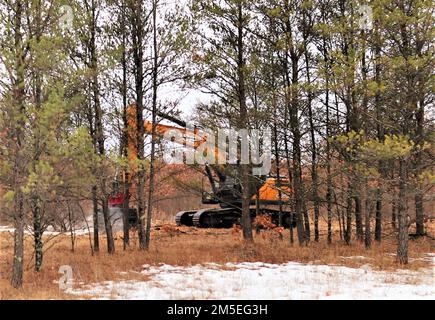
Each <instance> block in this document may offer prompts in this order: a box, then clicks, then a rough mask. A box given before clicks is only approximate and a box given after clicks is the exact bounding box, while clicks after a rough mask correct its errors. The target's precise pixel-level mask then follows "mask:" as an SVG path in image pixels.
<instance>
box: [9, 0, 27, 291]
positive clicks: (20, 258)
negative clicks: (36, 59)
mask: <svg viewBox="0 0 435 320" xmlns="http://www.w3.org/2000/svg"><path fill="white" fill-rule="evenodd" d="M22 15H23V3H22V2H21V1H20V0H17V1H16V3H15V19H14V21H13V24H14V28H13V30H14V50H15V68H14V72H15V79H14V83H13V90H14V92H13V96H14V100H15V101H16V103H17V105H18V108H19V112H18V117H17V121H16V122H17V123H16V126H15V128H14V131H13V135H14V136H15V139H16V143H15V146H14V147H15V148H14V149H15V153H14V154H15V163H14V171H13V172H14V173H13V181H12V183H13V190H14V212H13V217H14V226H15V231H14V255H13V261H12V277H11V285H12V286H13V287H14V288H21V287H22V284H23V263H24V211H23V210H24V208H23V206H24V200H23V194H22V191H21V186H20V180H21V177H22V174H23V173H22V170H23V168H22V166H23V164H22V163H21V162H22V159H21V156H20V154H21V149H22V147H23V143H24V132H23V129H24V117H25V101H24V99H25V82H24V80H25V69H24V58H25V56H24V48H23V37H22V34H21V19H22Z"/></svg>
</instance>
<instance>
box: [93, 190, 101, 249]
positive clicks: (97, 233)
mask: <svg viewBox="0 0 435 320" xmlns="http://www.w3.org/2000/svg"><path fill="white" fill-rule="evenodd" d="M92 204H93V213H92V218H93V225H94V227H93V229H94V252H99V251H100V230H99V225H98V224H99V221H98V220H99V219H98V194H97V186H92Z"/></svg>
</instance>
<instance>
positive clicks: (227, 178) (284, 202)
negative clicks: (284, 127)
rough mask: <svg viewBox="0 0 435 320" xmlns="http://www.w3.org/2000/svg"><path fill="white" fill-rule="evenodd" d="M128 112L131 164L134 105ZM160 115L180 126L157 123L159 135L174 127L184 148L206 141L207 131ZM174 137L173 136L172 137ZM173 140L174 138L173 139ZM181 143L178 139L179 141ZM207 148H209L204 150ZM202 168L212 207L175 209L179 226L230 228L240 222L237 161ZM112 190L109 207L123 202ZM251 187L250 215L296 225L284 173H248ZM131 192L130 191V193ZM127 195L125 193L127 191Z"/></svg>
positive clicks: (205, 201) (149, 127) (205, 196)
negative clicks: (180, 135)
mask: <svg viewBox="0 0 435 320" xmlns="http://www.w3.org/2000/svg"><path fill="white" fill-rule="evenodd" d="M127 114H128V119H129V120H128V122H129V129H128V133H129V134H128V137H129V139H128V148H129V160H130V161H131V163H132V164H134V163H135V162H134V161H135V160H136V158H137V150H136V143H135V137H136V133H137V131H136V129H135V128H136V123H137V122H136V108H135V105H131V106H129V107H128V109H127ZM159 116H161V117H163V118H164V119H167V120H169V121H171V122H174V123H176V124H177V125H179V126H181V127H178V126H171V125H163V124H156V126H155V132H156V135H157V137H158V138H164V136H165V133H167V132H168V131H171V132H173V131H176V132H179V133H182V135H183V136H184V140H183V142H182V145H183V146H184V147H186V148H193V149H197V148H198V147H199V146H201V145H202V144H204V143H206V142H207V134H204V133H203V132H201V130H199V129H198V128H194V129H192V130H189V129H187V128H186V123H185V122H183V121H182V120H179V119H177V118H175V117H172V116H170V115H166V114H163V113H159ZM144 126H145V132H146V133H148V134H152V129H153V125H152V123H151V122H149V121H144ZM172 141H174V140H172ZM175 142H176V141H175ZM178 143H180V142H178ZM207 152H209V150H207ZM211 152H215V153H216V158H217V157H218V156H219V155H218V153H219V152H220V150H219V149H218V147H216V148H215V149H214V150H211ZM204 169H205V170H204V172H205V175H206V177H207V179H208V182H209V184H210V187H211V190H210V191H204V190H203V191H202V203H203V204H213V205H216V206H215V207H210V208H206V209H196V210H192V209H190V210H186V211H181V212H178V213H177V214H176V216H175V220H176V223H177V225H178V226H181V225H184V226H195V227H200V228H230V227H232V226H233V225H234V224H240V220H241V212H242V209H241V207H242V188H241V182H240V179H239V173H240V165H239V164H226V165H215V164H205V165H204ZM131 172H132V174H130V175H129V178H128V179H129V181H133V179H132V176H134V172H135V166H134V165H132V166H131ZM114 190H115V191H114V193H113V194H112V196H111V197H110V199H109V205H110V206H111V207H120V206H122V204H123V202H124V199H125V196H126V195H124V194H123V193H122V192H119V188H114ZM134 190H135V186H134V184H132V189H131V190H130V191H133V192H134ZM250 190H251V207H250V213H251V217H252V218H255V217H256V216H257V215H268V216H270V217H271V218H272V222H273V223H274V224H276V225H281V226H283V227H286V228H289V227H290V226H291V227H294V226H295V220H294V219H293V214H292V212H291V210H290V206H289V200H290V195H291V193H292V192H291V188H290V183H289V180H288V179H287V178H285V177H280V179H277V178H276V177H272V176H269V177H264V176H263V177H255V176H252V175H251V176H250ZM133 192H131V193H133ZM127 196H128V195H127ZM129 212H130V214H129V216H130V223H133V222H134V221H132V220H134V217H135V211H134V209H130V210H129Z"/></svg>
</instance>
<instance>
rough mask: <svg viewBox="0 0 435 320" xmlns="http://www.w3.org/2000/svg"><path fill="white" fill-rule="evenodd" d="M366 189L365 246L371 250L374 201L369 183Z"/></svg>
mask: <svg viewBox="0 0 435 320" xmlns="http://www.w3.org/2000/svg"><path fill="white" fill-rule="evenodd" d="M365 189H366V190H367V194H366V204H365V233H364V244H365V247H366V249H370V247H371V246H372V238H371V225H370V220H371V214H372V199H371V192H370V190H369V189H368V185H367V183H366V184H365Z"/></svg>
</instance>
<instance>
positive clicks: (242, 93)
mask: <svg viewBox="0 0 435 320" xmlns="http://www.w3.org/2000/svg"><path fill="white" fill-rule="evenodd" d="M243 5H244V4H243V3H242V2H240V3H238V4H237V25H238V28H237V55H238V56H237V82H238V90H237V91H238V94H237V95H238V99H239V107H240V115H239V129H243V128H245V123H246V121H247V119H248V109H247V106H246V83H245V67H246V62H245V57H244V35H243V33H244V23H245V22H244V17H243ZM250 174H251V172H250V167H249V165H248V164H241V175H242V229H243V238H244V239H245V240H247V241H250V242H251V241H253V235H252V222H251V213H250V208H249V206H250V200H251V191H250V186H249V175H250Z"/></svg>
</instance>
